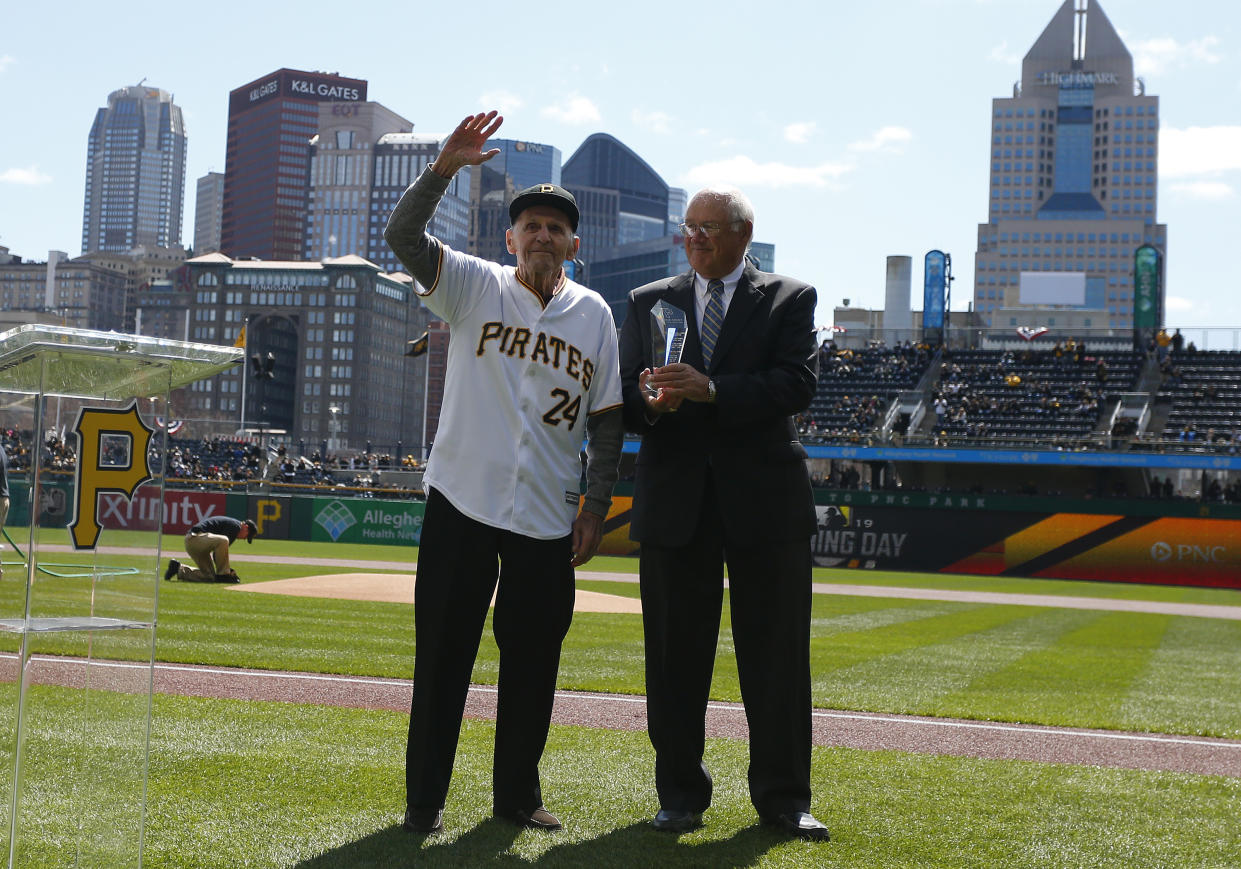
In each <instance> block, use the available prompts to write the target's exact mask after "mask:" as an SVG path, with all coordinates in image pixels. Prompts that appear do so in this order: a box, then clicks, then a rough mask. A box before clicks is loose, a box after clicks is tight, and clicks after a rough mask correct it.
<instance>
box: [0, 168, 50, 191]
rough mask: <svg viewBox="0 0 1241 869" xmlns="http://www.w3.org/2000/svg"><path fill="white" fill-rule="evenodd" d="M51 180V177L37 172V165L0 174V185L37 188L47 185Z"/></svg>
mask: <svg viewBox="0 0 1241 869" xmlns="http://www.w3.org/2000/svg"><path fill="white" fill-rule="evenodd" d="M51 180H52V176H51V175H48V174H46V173H44V172H41V171H39V167H38V165H34V166H30V167H28V168H26V169H5V170H4V171H3V172H0V184H25V185H27V186H30V187H37V186H39V185H40V184H47V183H48V182H49V181H51Z"/></svg>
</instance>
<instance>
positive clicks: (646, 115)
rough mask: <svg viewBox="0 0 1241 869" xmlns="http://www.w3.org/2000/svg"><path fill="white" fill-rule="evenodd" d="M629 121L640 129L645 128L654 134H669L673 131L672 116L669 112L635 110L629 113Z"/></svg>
mask: <svg viewBox="0 0 1241 869" xmlns="http://www.w3.org/2000/svg"><path fill="white" fill-rule="evenodd" d="M629 119H630V120H632V121H633V122H634V123H635V124H637V125H638V126H639V127H643V128H645V129H647V130H650V131H651V132H653V133H669V132H671V131H672V127H671V123H672V116H671V115H669V114H668V113H667V112H644V111H642V110H641V109H634V110H633V111H632V112H630V113H629Z"/></svg>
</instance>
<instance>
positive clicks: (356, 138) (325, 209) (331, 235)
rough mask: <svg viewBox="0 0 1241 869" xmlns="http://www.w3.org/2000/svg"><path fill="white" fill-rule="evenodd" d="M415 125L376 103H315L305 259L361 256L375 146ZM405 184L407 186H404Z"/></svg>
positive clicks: (364, 250) (366, 246)
mask: <svg viewBox="0 0 1241 869" xmlns="http://www.w3.org/2000/svg"><path fill="white" fill-rule="evenodd" d="M413 128H414V125H413V124H412V123H411V122H410V121H407V120H406V119H405V118H403V117H401V116H400V115H398V114H397V113H396V112H393V111H391V110H389V109H387V108H385V107H384V106H382V105H380V104H379V103H373V102H360V103H320V104H319V122H318V125H317V130H318V132H317V134H316V135H315V137H314V138H313V139H311V145H310V196H309V200H308V202H309V205H308V212H307V215H306V258H307V259H322V258H323V257H338V256H344V255H346V254H357V255H358V256H366V254H367V252H368V250H369V248H370V243H369V241H368V238H367V232H368V230H369V229H370V219H369V218H370V215H371V212H372V211H373V209H372V207H371V186H372V180H373V179H374V178H375V157H376V156H377V154H378V151H377V149H376V143H378V142H379V140H380V139H381V138H382V137H383V136H384V135H385V134H387V133H409V132H410V131H411V130H413ZM406 183H407V184H408V182H406Z"/></svg>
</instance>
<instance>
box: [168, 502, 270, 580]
mask: <svg viewBox="0 0 1241 869" xmlns="http://www.w3.org/2000/svg"><path fill="white" fill-rule="evenodd" d="M258 534H259V530H258V526H257V525H255V524H254V520H253V519H246V520H244V521H243V520H240V519H231V518H229V517H228V516H209V517H207V518H206V519H204V520H203V521H201V522H199V523H198V524H197V525H195V526H194V527H193V528H191V529H190V530H189V531H188V532H186V534H185V552H186V554H187V555H189V557H190V558H192V559H194V564H196V565H197V568H193V567H190V566H189V565H188V564H182V563H181V562H179V561H177V560H176V559H175V558H174V559H171V560H170V561H169V562H168V569H167V570H165V571H164V579H172V578H173V577H174V576H175V577H176V578H177V579H179V580H181V581H182V582H241V578H240V577H238V576H237V571H235V570H233V569H232V568H231V567H229V566H228V548H229V546H231V545H232V543H233V541H234V540H237V539H238V538H240V539H242V540H244V541H246V542H247V543H253V542H254V538H255V537H257V536H258Z"/></svg>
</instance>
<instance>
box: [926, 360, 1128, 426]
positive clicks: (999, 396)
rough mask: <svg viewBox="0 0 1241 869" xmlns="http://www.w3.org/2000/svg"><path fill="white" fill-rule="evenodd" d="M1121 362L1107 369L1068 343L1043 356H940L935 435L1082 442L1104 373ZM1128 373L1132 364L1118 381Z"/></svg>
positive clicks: (1103, 387)
mask: <svg viewBox="0 0 1241 869" xmlns="http://www.w3.org/2000/svg"><path fill="white" fill-rule="evenodd" d="M1124 362H1125V360H1123V359H1120V360H1114V364H1113V366H1109V365H1108V364H1107V361H1106V359H1105V358H1104V356H1102V355H1097V354H1096V355H1091V354H1088V353H1087V352H1086V349H1085V346H1084V345H1083V344H1082V343H1081V342H1079V341H1075V340H1074V339H1071V338H1070V339H1069V340H1068V341H1066V342H1065V343H1064V344H1061V343H1059V342H1057V343H1056V345H1055V347H1053V348H1052V349H1051V350H1049V351H1041V350H1033V349H1028V350H1024V351H1021V352H1020V353H1018V352H1013V351H981V350H966V351H958V352H957V353H954V354H951V355H950V354H945V358H944V360H943V362H942V364H941V371H940V379H939V384H938V387H937V389H936V391H935V396H934V400H933V407H934V411H935V430H936V432H937V433H938V434H939V435H940V436H941V437H950V438H970V439H980V438H994V437H1000V438H1009V439H1022V438H1025V439H1030V440H1032V441H1035V442H1044V441H1046V440H1048V439H1053V440H1054V439H1057V438H1061V439H1073V438H1082V437H1084V436H1086V435H1089V434H1090V432H1091V431H1092V430H1093V429H1094V428H1095V426H1096V425H1097V423H1098V421H1099V412H1100V408H1101V404H1102V401H1103V400H1104V398H1105V396H1106V395H1107V391H1108V387H1109V383H1108V381H1109V376H1110V375H1109V371H1110V369H1111V368H1112V367H1119V366H1118V364H1117V363H1120V364H1122V365H1123V363H1124ZM1135 374H1136V365H1135V366H1133V368H1132V370H1131V371H1130V370H1128V369H1127V370H1126V374H1125V375H1124V376H1125V379H1126V380H1127V381H1131V380H1132V378H1133V376H1134V375H1135ZM1131 385H1132V384H1131V382H1126V383H1125V384H1124V386H1125V388H1128V387H1130V386H1131Z"/></svg>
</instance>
